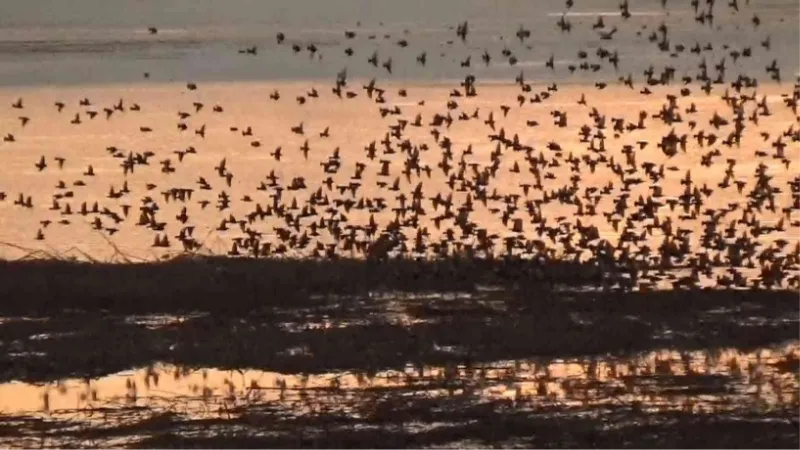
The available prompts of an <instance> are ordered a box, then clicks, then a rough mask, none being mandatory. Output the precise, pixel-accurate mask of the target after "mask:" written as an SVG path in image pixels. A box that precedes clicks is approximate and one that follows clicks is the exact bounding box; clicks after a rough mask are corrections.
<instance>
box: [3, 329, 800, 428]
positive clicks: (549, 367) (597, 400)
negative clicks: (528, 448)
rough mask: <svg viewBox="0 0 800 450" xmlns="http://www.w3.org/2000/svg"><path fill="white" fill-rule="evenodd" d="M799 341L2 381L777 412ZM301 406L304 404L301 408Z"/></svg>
mask: <svg viewBox="0 0 800 450" xmlns="http://www.w3.org/2000/svg"><path fill="white" fill-rule="evenodd" d="M799 357H800V345H798V343H791V344H788V345H785V346H783V347H779V348H762V349H758V350H756V351H754V352H751V353H742V352H739V351H737V350H736V349H714V350H708V351H692V352H680V351H676V350H666V349H665V350H659V351H655V352H650V353H648V354H644V355H640V356H637V357H634V358H629V359H612V358H600V357H597V358H591V359H584V360H582V359H570V360H561V359H556V360H551V361H548V360H543V359H534V360H526V361H499V362H496V363H493V364H489V365H484V366H474V367H465V366H463V365H462V366H445V367H434V366H427V367H415V366H413V365H409V366H407V367H406V368H405V369H404V370H402V371H383V372H378V373H375V374H367V373H362V372H355V373H353V372H340V373H328V374H299V375H289V374H280V373H276V372H265V371H258V370H234V371H230V370H218V369H211V368H209V369H195V370H192V369H188V368H185V367H175V366H170V365H156V366H152V367H146V368H141V369H137V370H133V371H126V372H121V373H117V374H114V375H109V376H105V377H102V378H99V379H95V380H79V379H69V380H63V381H60V382H57V383H50V384H47V385H44V386H41V385H34V384H27V383H21V382H16V381H15V382H9V383H4V384H0V411H2V412H3V413H4V414H23V415H27V414H30V415H41V414H45V415H53V416H56V417H57V416H59V414H67V413H68V414H70V415H73V414H75V413H76V412H81V411H83V412H84V413H86V418H85V419H86V420H89V421H91V418H90V417H91V414H88V413H89V412H91V411H92V410H95V409H97V408H119V407H123V406H128V407H132V406H136V407H144V408H154V409H162V408H166V410H173V411H180V412H181V413H183V414H188V415H189V416H192V417H208V416H214V417H217V416H219V414H230V411H233V410H235V409H237V408H240V407H246V406H248V405H254V404H263V403H267V404H271V403H275V404H283V405H284V406H285V407H287V408H289V409H290V410H292V409H294V410H295V414H303V413H304V412H303V411H304V410H305V408H306V407H305V406H302V405H300V404H298V403H297V402H298V400H305V399H307V398H314V399H315V400H316V401H317V402H319V403H321V404H324V403H326V402H329V401H331V398H335V397H337V396H342V395H347V394H352V393H355V392H359V391H364V390H373V389H398V392H409V393H412V394H413V393H415V392H416V393H420V394H424V395H426V396H438V395H458V394H462V393H468V392H469V393H473V394H476V395H478V397H479V398H480V397H483V398H484V399H485V400H492V399H495V400H496V399H507V400H510V401H513V402H514V403H515V404H517V405H518V406H521V405H525V404H526V403H527V404H531V405H532V403H531V402H542V401H545V402H556V403H557V404H559V405H562V406H587V405H590V404H592V405H599V404H605V403H617V404H639V405H640V406H641V407H642V408H643V409H653V410H658V411H663V410H670V409H675V410H687V408H688V410H691V411H693V412H696V413H700V412H712V411H717V412H719V411H723V410H731V411H732V410H736V409H741V408H749V407H758V408H770V407H773V406H778V405H786V404H792V403H796V402H797V401H798V376H797V369H798V358H799ZM298 408H299V409H298Z"/></svg>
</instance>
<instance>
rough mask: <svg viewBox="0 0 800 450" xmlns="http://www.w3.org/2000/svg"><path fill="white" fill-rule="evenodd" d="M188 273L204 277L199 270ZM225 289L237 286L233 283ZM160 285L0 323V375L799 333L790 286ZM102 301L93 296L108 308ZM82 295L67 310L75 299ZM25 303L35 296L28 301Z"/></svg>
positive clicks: (635, 348) (296, 369)
mask: <svg viewBox="0 0 800 450" xmlns="http://www.w3.org/2000/svg"><path fill="white" fill-rule="evenodd" d="M189 280H192V281H194V282H196V283H197V285H202V284H203V279H202V278H190V279H189ZM197 280H200V281H197ZM192 281H187V283H191V282H192ZM309 284H310V283H309ZM104 286H108V289H118V288H119V285H115V284H114V283H109V284H105V285H104ZM154 287H155V286H153V288H154ZM237 289H245V290H246V289H247V287H244V288H243V287H242V286H241V284H239V285H236V284H232V285H231V290H232V291H233V292H236V291H237ZM355 289H358V286H356V288H355ZM361 289H366V287H364V286H361ZM154 292H155V291H154ZM169 292H170V290H169V287H168V286H166V287H165V288H164V292H162V293H161V295H160V296H159V298H160V299H162V300H163V303H162V304H158V303H154V302H151V301H145V302H144V305H145V306H146V307H150V308H152V309H154V310H156V311H161V312H164V311H171V313H172V314H177V315H171V316H155V315H152V314H150V315H140V316H130V315H129V314H128V311H135V310H138V311H142V310H143V309H145V308H142V307H141V305H136V304H134V303H128V302H133V299H136V298H138V297H136V296H135V295H136V293H135V292H134V293H133V294H129V296H128V297H125V300H126V303H123V305H125V307H123V308H121V309H122V311H117V310H105V311H101V310H99V309H97V310H94V311H84V312H74V311H73V312H66V311H63V310H61V311H60V312H59V313H58V314H53V315H51V316H43V314H42V313H40V314H39V318H38V319H35V320H34V319H33V318H28V319H26V320H23V319H21V318H13V317H10V318H7V319H4V320H3V321H2V323H0V341H1V342H2V343H3V346H4V348H5V349H6V351H5V352H3V353H2V355H0V367H3V368H4V370H3V371H2V373H0V380H11V379H21V380H25V381H48V380H56V379H59V378H63V377H68V376H69V377H84V376H85V377H97V376H101V375H105V374H108V373H114V372H117V371H120V370H125V369H128V368H131V367H142V366H146V365H149V364H152V363H154V362H158V361H164V362H169V363H174V364H176V365H186V366H193V367H198V366H201V367H218V368H230V369H242V368H258V369H263V370H274V371H279V372H285V373H300V372H305V373H320V372H327V371H332V370H365V371H377V370H383V369H391V368H400V367H403V366H405V365H406V364H407V363H409V362H412V363H415V364H420V365H430V364H434V365H441V364H446V363H448V362H457V363H481V362H486V361H497V360H513V359H519V358H525V357H530V356H552V357H567V356H571V355H609V354H611V355H629V354H632V353H636V352H641V351H645V350H650V349H654V348H663V347H669V348H676V349H706V348H717V347H736V348H740V349H748V348H756V347H759V346H764V345H769V344H774V343H780V342H784V341H789V340H793V339H796V338H797V329H798V314H797V311H798V310H797V294H796V293H794V292H789V291H776V292H766V291H763V292H757V291H720V290H697V291H691V292H680V291H672V292H652V293H637V292H626V293H615V292H607V293H602V292H556V291H551V292H550V293H549V294H543V293H542V292H534V291H513V290H505V291H492V292H471V293H468V292H460V293H459V292H450V293H444V294H442V293H438V294H431V295H426V296H422V295H416V296H415V295H411V294H409V293H403V292H394V293H392V294H391V295H388V294H387V295H384V296H377V295H371V296H370V295H361V296H358V295H353V296H347V297H341V296H339V297H334V296H326V297H319V298H313V297H310V296H303V297H300V296H298V295H296V292H295V291H291V290H289V291H287V292H295V295H288V296H280V295H275V296H266V297H264V300H263V301H262V302H261V303H259V307H258V308H253V309H252V310H251V311H250V312H248V313H238V314H234V313H233V312H232V311H241V309H238V308H241V305H238V304H237V302H238V301H240V299H239V298H238V297H236V295H231V294H220V295H221V296H219V297H214V298H217V301H216V303H213V302H209V303H207V304H205V305H206V306H208V309H206V310H203V309H202V308H200V307H196V308H194V309H193V312H194V315H179V314H186V313H181V312H180V309H182V308H186V309H188V305H187V304H186V303H179V305H180V306H181V307H182V308H174V306H175V305H174V304H172V305H170V303H169V301H168V300H167V299H170V298H172V299H173V300H174V301H176V302H184V301H185V300H184V299H182V298H181V297H180V296H179V295H176V296H175V297H169V296H168V293H169ZM106 295H107V294H106ZM215 295H216V294H215ZM6 298H12V299H13V298H14V297H6ZM110 298H111V297H108V296H104V297H101V296H98V297H95V301H100V300H102V299H105V300H106V301H110V302H111V303H112V304H113V300H109V299H110ZM23 300H24V298H23V299H20V304H21V303H22V301H23ZM80 300H81V298H80V297H78V299H77V302H76V303H78V305H76V306H75V308H77V307H80V306H84V307H85V306H86V303H81V302H80ZM249 301H251V300H249V299H245V300H244V302H245V303H248V302H249ZM35 302H36V298H35V297H34V298H32V299H31V301H30V303H35ZM95 304H96V303H95ZM61 306H62V307H64V303H62V304H61ZM6 307H7V306H6ZM157 307H158V308H157ZM170 307H173V309H170ZM226 308H227V309H226ZM176 309H178V311H176ZM43 310H44V311H48V309H47V308H43ZM222 310H225V311H226V312H227V314H221V313H220V312H219V311H222ZM50 311H56V309H55V308H51V309H50Z"/></svg>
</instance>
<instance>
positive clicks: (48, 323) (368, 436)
mask: <svg viewBox="0 0 800 450" xmlns="http://www.w3.org/2000/svg"><path fill="white" fill-rule="evenodd" d="M626 275H627V274H624V272H623V271H622V270H618V271H612V273H610V274H606V275H605V276H603V274H602V273H601V272H600V271H599V270H598V269H596V268H592V267H590V266H584V265H580V264H571V263H556V262H554V263H550V264H548V265H542V264H538V265H537V264H534V263H530V262H524V261H519V260H502V259H499V260H493V261H487V260H471V259H470V260H466V259H453V260H447V261H441V260H440V261H420V262H417V261H411V260H388V261H382V262H379V263H378V262H367V261H360V260H338V261H336V260H334V261H312V260H252V259H230V258H178V259H173V260H170V261H164V262H158V263H143V264H102V263H79V262H74V261H58V260H28V261H17V262H0V298H2V299H3V302H2V303H0V317H5V319H3V320H2V321H0V342H1V343H3V347H4V349H5V350H8V349H9V345H10V347H11V348H12V349H13V353H12V352H9V351H5V352H2V353H0V368H2V370H0V382H8V381H11V380H19V381H23V382H28V383H51V382H55V381H57V380H62V379H66V378H86V379H92V378H98V377H103V376H107V375H110V374H114V373H118V372H121V371H125V370H129V369H131V368H137V367H148V366H152V365H154V364H159V363H165V364H171V365H174V366H176V367H186V368H204V367H214V368H218V369H220V370H236V369H260V370H265V371H274V372H279V373H284V374H323V373H345V372H352V373H365V374H375V373H377V372H380V371H382V370H388V369H396V370H402V369H403V368H404V367H405V366H407V364H409V363H411V364H414V365H415V366H417V367H422V366H427V367H446V366H452V365H459V366H464V367H470V366H471V367H482V366H485V365H487V364H492V363H495V362H497V361H503V360H506V361H508V360H525V359H531V358H537V359H544V360H548V359H551V360H552V359H559V358H578V359H581V360H587V361H589V360H593V359H594V358H598V357H599V358H612V359H617V358H620V359H623V358H632V357H635V356H636V355H639V354H643V353H646V352H649V351H653V350H658V349H665V348H669V349H677V350H678V351H694V350H705V349H721V348H737V349H740V350H743V351H747V350H755V349H759V348H765V347H770V346H775V345H779V344H781V343H785V342H794V341H796V339H797V330H798V326H799V324H800V315H798V303H797V293H796V292H793V291H788V290H782V291H774V290H773V291H767V290H758V291H756V290H719V289H692V290H672V291H653V292H630V291H623V290H620V289H619V288H617V287H608V286H607V288H606V289H605V290H604V289H602V285H603V281H604V280H605V281H606V282H608V281H609V279H610V280H614V279H618V278H624V277H625V276H626ZM484 286H492V287H493V289H491V290H487V289H485V288H483V287H484ZM567 286H570V287H572V288H573V289H571V290H566V289H565V287H567ZM393 314H394V316H393ZM398 314H400V315H403V316H404V317H405V318H406V322H400V321H398V320H397V315H398ZM133 315H138V316H145V317H146V316H157V315H168V316H170V315H178V316H183V320H181V321H178V322H172V323H167V324H163V325H161V326H156V327H153V326H148V325H146V324H144V323H142V322H136V321H131V320H130V319H131V318H132V317H133ZM22 317H27V319H23V318H22ZM31 319H33V320H31ZM323 322H327V323H335V324H337V326H333V327H330V328H325V327H319V326H318V327H311V328H309V327H305V326H306V325H309V324H320V323H323ZM34 336H48V337H47V338H35V339H34V338H33V337H34ZM434 344H435V345H434ZM292 348H295V349H297V348H300V349H304V351H303V352H299V353H295V352H288V351H287V350H288V349H292ZM445 348H447V349H457V351H456V352H455V353H454V352H453V351H451V350H444V349H445ZM786 358H787V359H786V360H785V362H783V363H782V364H783V365H786V368H781V369H780V370H788V371H790V372H792V371H794V372H796V371H797V370H798V368H800V366H798V361H797V360H796V359H792V357H788V356H787V357H786ZM367 376H370V375H367ZM628 378H629V382H632V383H634V385H636V386H641V387H640V388H637V389H645V390H654V391H653V392H660V391H661V390H662V389H666V390H670V389H673V390H675V392H681V391H685V392H696V393H698V394H697V395H711V396H714V397H716V396H722V398H724V396H725V395H726V394H724V391H719V389H721V388H720V386H723V389H729V388H728V387H725V386H728V383H731V386H732V385H733V384H735V383H736V381H735V380H736V379H737V378H736V377H733V376H730V377H729V376H721V375H720V376H717V375H714V376H711V378H714V380H712V381H713V382H711V383H710V384H709V381H707V380H706V378H708V376H699V377H693V376H667V377H664V376H661V375H658V374H652V375H640V376H637V377H628ZM508 382H511V383H513V382H514V379H513V377H512V379H510V380H509V381H508ZM586 382H587V383H590V382H589V381H588V380H587V381H586ZM471 383H473V381H470V380H468V379H461V378H459V377H456V378H453V379H444V380H436V379H431V380H427V381H423V380H420V381H418V382H415V383H414V384H411V385H409V386H407V387H404V388H397V389H395V388H391V389H385V388H379V387H375V388H368V389H366V390H364V391H344V392H340V393H337V392H335V391H334V392H320V393H316V394H315V393H313V392H311V393H310V394H308V395H311V397H309V398H310V399H311V400H310V401H312V402H320V404H321V405H322V404H326V405H336V404H337V402H340V401H344V402H345V404H346V405H349V406H342V407H340V408H338V409H337V408H335V407H334V408H333V409H332V410H327V412H325V413H320V412H317V413H307V412H305V413H304V412H299V411H298V410H296V409H293V408H298V407H299V406H298V405H297V404H285V405H284V404H281V403H279V404H271V403H264V404H259V403H257V404H254V405H250V406H246V407H244V406H239V407H237V409H235V410H234V411H233V416H228V417H227V418H226V417H223V416H220V417H219V418H217V419H198V418H193V417H191V416H186V415H181V414H178V415H176V414H173V413H170V412H165V411H162V410H160V409H157V408H155V409H151V408H141V407H136V408H138V409H130V410H128V409H127V408H126V407H124V406H116V407H114V408H116V409H113V410H108V411H105V412H100V414H103V415H105V416H106V419H105V421H106V422H105V425H103V426H99V427H98V426H97V425H91V426H86V427H79V428H77V429H75V428H70V427H69V425H67V423H66V422H63V421H61V420H60V419H59V420H50V421H44V422H42V419H41V418H35V417H32V416H13V415H8V414H6V415H0V442H16V443H26V442H27V444H21V445H26V446H37V445H42V444H41V441H40V440H39V439H40V438H39V436H44V435H47V436H49V438H48V439H51V440H52V442H55V443H56V444H55V445H58V446H64V445H78V446H88V445H90V443H93V442H94V443H95V444H92V445H104V446H108V445H111V444H108V442H112V441H111V440H112V439H124V440H127V441H129V444H126V445H128V446H134V447H237V448H246V447H253V448H258V447H290V448H301V447H342V448H344V447H358V448H362V447H363V448H367V447H373V448H377V447H385V448H399V447H409V446H410V447H423V446H435V445H454V444H457V443H460V442H466V443H469V442H472V443H473V444H477V445H480V446H487V445H500V446H520V445H522V446H544V447H547V446H553V445H557V446H564V447H591V446H601V447H623V446H624V447H627V446H638V447H665V446H666V447H720V446H722V447H737V446H746V447H793V446H796V443H797V442H798V421H797V415H796V408H794V406H792V405H784V406H781V407H780V408H778V409H773V410H772V411H771V412H764V411H752V410H751V409H750V408H751V407H749V406H747V405H741V406H740V407H739V408H738V409H737V410H736V411H734V412H718V413H704V414H698V413H690V412H680V411H672V412H668V411H662V412H646V411H642V410H640V409H637V408H638V407H637V406H636V405H635V404H615V403H612V404H607V405H603V404H598V405H594V406H584V407H577V409H576V407H567V406H559V405H550V406H547V402H545V403H541V404H540V403H538V402H539V401H540V400H537V399H536V398H534V399H533V400H532V401H531V402H532V403H529V404H527V405H528V406H526V407H524V408H523V409H519V410H518V409H517V408H516V407H512V406H510V405H509V404H508V402H506V401H505V400H491V401H487V400H480V398H479V397H478V396H476V395H475V394H471V393H469V392H468V391H466V389H471V388H469V386H470V385H471ZM653 383H655V384H653ZM719 383H722V385H720V384H719ZM648 386H650V387H648ZM443 387H447V388H448V389H453V388H459V387H463V388H464V389H465V391H464V393H461V394H458V393H456V394H455V395H454V396H453V395H451V396H450V397H447V398H439V397H436V398H433V397H428V395H429V394H428V392H435V391H436V390H437V389H442V388H443ZM587 389H588V385H587ZM593 389H602V391H601V392H605V394H602V393H598V394H597V395H599V396H600V397H602V396H604V395H606V396H613V395H614V394H613V389H616V388H613V387H611V386H610V385H609V386H605V387H602V388H593ZM607 389H611V390H609V391H608V392H606V390H607ZM323 391H324V390H323ZM721 392H722V393H721ZM304 395H305V394H304ZM319 395H321V396H322V397H319V398H318V397H315V396H319ZM314 399H316V400H314ZM337 399H339V400H337ZM331 402H332V403H331ZM634 403H635V402H634ZM292 405H293V406H292ZM530 408H532V409H530ZM792 408H794V409H792ZM126 411H127V412H126ZM353 411H359V414H360V416H359V418H355V417H353V416H352V412H353ZM387 411H392V413H391V414H389V415H387V413H386V412H387ZM78 414H85V413H80V412H78ZM120 414H121V415H120ZM298 414H299V415H298ZM117 415H120V416H119V417H118V416H117ZM122 417H127V419H125V420H123V419H122ZM130 417H136V418H137V419H135V420H134V421H133V422H131V421H130V419H129V418H130ZM437 424H438V425H437ZM411 426H421V427H423V429H422V430H417V431H415V430H413V429H412V428H409V427H411ZM200 429H202V430H205V431H204V432H201V433H198V431H197V430H200ZM242 430H246V431H242ZM9 439H10V440H9ZM103 443H106V444H103Z"/></svg>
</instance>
